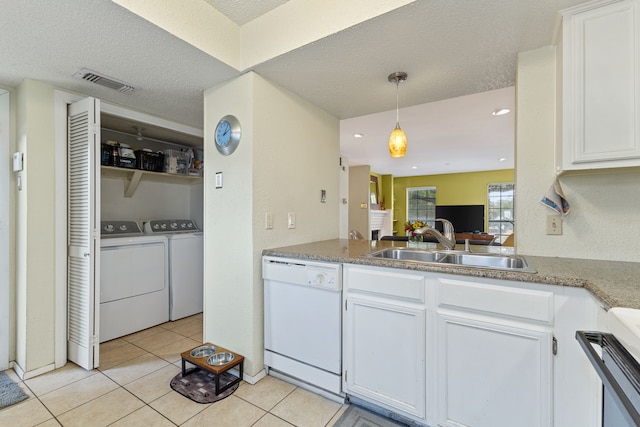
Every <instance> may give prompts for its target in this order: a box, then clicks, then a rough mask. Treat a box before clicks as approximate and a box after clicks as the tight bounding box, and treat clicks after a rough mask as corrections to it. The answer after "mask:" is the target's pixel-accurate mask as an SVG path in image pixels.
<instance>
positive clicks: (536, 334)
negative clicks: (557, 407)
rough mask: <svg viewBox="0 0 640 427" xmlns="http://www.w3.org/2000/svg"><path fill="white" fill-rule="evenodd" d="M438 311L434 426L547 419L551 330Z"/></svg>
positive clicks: (533, 423)
mask: <svg viewBox="0 0 640 427" xmlns="http://www.w3.org/2000/svg"><path fill="white" fill-rule="evenodd" d="M464 316H465V315H464V314H463V315H461V316H460V317H458V316H457V315H451V314H446V315H443V314H440V315H438V348H437V368H438V369H437V370H438V374H437V390H438V396H437V400H438V404H437V410H438V416H437V420H438V425H439V426H451V427H461V426H469V427H496V426H516V425H517V426H518V427H541V426H549V425H551V424H552V421H551V420H552V418H551V411H552V381H551V371H552V368H551V366H552V365H551V364H552V339H553V337H552V333H551V331H550V330H545V329H544V328H539V329H528V328H527V327H526V326H524V325H523V326H522V327H518V326H514V324H513V323H512V324H509V325H507V324H499V323H497V322H496V323H493V322H487V321H482V320H479V319H478V318H475V319H474V318H472V317H471V316H470V317H464Z"/></svg>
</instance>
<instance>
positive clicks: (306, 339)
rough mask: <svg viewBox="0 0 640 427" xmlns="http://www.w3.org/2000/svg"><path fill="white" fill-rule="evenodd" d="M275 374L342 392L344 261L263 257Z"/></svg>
mask: <svg viewBox="0 0 640 427" xmlns="http://www.w3.org/2000/svg"><path fill="white" fill-rule="evenodd" d="M262 278H263V279H264V346H265V350H264V361H265V367H266V368H267V371H268V372H269V374H270V375H273V376H276V377H281V378H283V379H285V380H286V379H290V380H292V381H293V382H296V383H297V384H299V385H300V386H302V387H305V385H310V386H312V387H314V388H319V389H322V390H325V391H327V392H329V393H331V394H333V395H336V396H342V394H341V385H342V378H341V376H342V310H341V305H342V265H340V264H330V263H321V262H311V261H302V260H297V259H288V258H279V257H263V260H262Z"/></svg>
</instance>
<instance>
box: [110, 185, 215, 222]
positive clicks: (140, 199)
mask: <svg viewBox="0 0 640 427" xmlns="http://www.w3.org/2000/svg"><path fill="white" fill-rule="evenodd" d="M127 182H128V181H126V180H125V179H118V178H104V177H103V178H102V179H101V186H100V189H101V202H100V203H101V219H102V220H103V221H106V220H134V221H146V220H150V219H171V218H173V219H180V218H188V219H191V216H192V215H191V203H192V198H200V199H202V194H197V192H195V191H194V192H193V194H192V189H191V186H190V185H189V184H188V183H186V184H172V183H167V182H153V181H150V180H148V179H145V178H144V177H143V178H142V180H141V181H140V183H139V184H138V188H137V189H136V192H135V193H134V194H133V196H132V197H124V190H125V188H126V185H127ZM199 188H200V189H202V186H201V185H200V186H199ZM196 203H198V204H201V203H202V202H196ZM201 216H202V215H200V217H201ZM196 223H197V224H198V226H200V225H201V223H199V222H196Z"/></svg>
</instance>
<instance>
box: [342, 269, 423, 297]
mask: <svg viewBox="0 0 640 427" xmlns="http://www.w3.org/2000/svg"><path fill="white" fill-rule="evenodd" d="M344 282H345V286H346V288H347V291H348V292H358V293H367V294H375V295H381V296H387V297H394V298H399V299H402V300H406V301H412V302H418V303H423V302H424V300H425V284H424V276H423V275H422V274H419V273H416V274H411V273H407V272H403V271H400V270H393V269H385V268H375V267H373V268H372V267H369V268H360V267H353V266H345V269H344Z"/></svg>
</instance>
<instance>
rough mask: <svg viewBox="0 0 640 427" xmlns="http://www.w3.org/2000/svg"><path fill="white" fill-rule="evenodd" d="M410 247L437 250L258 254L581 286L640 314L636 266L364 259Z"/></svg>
mask: <svg viewBox="0 0 640 427" xmlns="http://www.w3.org/2000/svg"><path fill="white" fill-rule="evenodd" d="M407 246H415V247H420V248H425V249H426V248H434V249H435V248H441V247H440V246H439V245H436V244H434V243H408V242H396V241H381V240H377V241H376V240H348V239H332V240H323V241H319V242H312V243H306V244H301V245H295V246H286V247H281V248H273V249H264V250H263V251H262V255H265V256H278V257H288V258H297V259H305V260H314V261H325V262H336V263H344V264H362V265H371V266H376V267H388V268H402V269H406V270H415V271H427V272H434V273H444V274H457V275H462V276H471V277H485V278H490V279H498V280H511V281H516V282H530V283H540V284H547V285H555V286H571V287H581V288H585V289H587V290H588V291H590V292H591V293H592V294H593V295H594V296H595V297H596V298H598V299H599V300H600V301H601V302H602V305H603V306H604V308H605V309H607V310H608V309H609V308H611V307H627V308H634V309H640V263H636V262H623V261H604V260H590V259H575V258H557V257H541V256H531V255H526V254H521V255H523V256H524V257H525V258H526V259H527V260H528V261H529V262H530V263H531V264H532V265H533V267H534V268H535V269H536V271H537V272H536V273H525V272H519V271H506V270H491V269H484V268H475V267H465V266H457V265H451V264H442V265H434V264H423V263H417V262H411V261H399V260H390V259H381V258H373V257H365V256H364V255H367V254H368V253H370V252H374V251H378V250H381V249H384V248H390V247H407ZM471 251H472V252H477V253H483V252H487V253H507V254H511V253H513V248H507V247H501V246H471Z"/></svg>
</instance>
